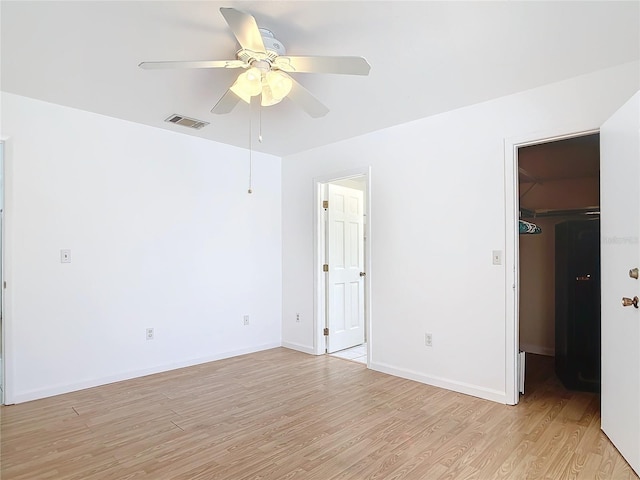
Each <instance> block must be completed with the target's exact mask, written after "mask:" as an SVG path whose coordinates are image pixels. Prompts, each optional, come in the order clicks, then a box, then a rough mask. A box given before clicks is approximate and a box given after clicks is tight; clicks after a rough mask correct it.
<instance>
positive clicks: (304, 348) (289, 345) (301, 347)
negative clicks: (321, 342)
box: [282, 342, 317, 355]
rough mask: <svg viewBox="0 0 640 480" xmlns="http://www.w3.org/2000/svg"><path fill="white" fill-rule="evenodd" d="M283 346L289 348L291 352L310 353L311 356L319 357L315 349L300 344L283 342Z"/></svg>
mask: <svg viewBox="0 0 640 480" xmlns="http://www.w3.org/2000/svg"><path fill="white" fill-rule="evenodd" d="M282 346H283V347H284V348H288V349H289V350H296V351H298V352H302V353H308V354H309V355H317V353H316V351H315V350H314V348H313V347H310V346H308V345H301V344H299V343H293V342H282Z"/></svg>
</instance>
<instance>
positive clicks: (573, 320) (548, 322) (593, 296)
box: [514, 131, 600, 403]
mask: <svg viewBox="0 0 640 480" xmlns="http://www.w3.org/2000/svg"><path fill="white" fill-rule="evenodd" d="M514 155H515V171H514V174H515V175H514V176H515V177H516V179H517V184H516V194H517V195H516V198H515V200H516V211H517V214H518V223H519V224H521V223H525V224H526V226H528V229H526V230H524V231H525V233H523V234H522V232H523V229H522V228H520V229H519V230H520V232H521V234H519V235H518V238H517V240H516V243H515V250H516V252H515V262H514V265H515V269H514V270H515V271H516V273H515V278H514V280H515V282H514V285H517V286H518V288H517V289H516V292H515V293H516V295H515V298H516V301H515V310H516V311H515V315H516V320H515V321H516V329H515V330H516V336H515V340H516V342H517V343H516V348H517V351H518V352H526V353H520V354H519V355H518V356H519V358H522V357H524V358H527V361H526V362H524V363H525V364H526V368H525V366H524V365H523V366H522V368H521V369H518V370H520V371H519V372H518V373H519V374H521V375H524V373H525V371H526V372H527V373H526V375H534V377H536V376H537V374H538V372H535V371H534V370H535V368H536V365H546V368H547V369H548V367H549V365H551V366H552V367H555V368H553V369H552V372H551V375H552V376H554V375H555V376H556V377H559V379H560V380H561V382H562V383H563V384H564V385H565V386H566V387H567V388H570V389H576V390H588V391H599V368H600V364H599V359H600V351H599V339H600V305H599V297H600V294H599V270H600V259H599V255H600V247H599V217H600V209H599V203H600V202H599V201H600V191H599V183H600V173H599V162H600V154H599V134H598V132H596V131H591V132H585V133H584V134H577V135H573V136H568V137H563V138H551V139H546V140H543V141H538V142H530V143H527V144H525V145H518V146H517V147H516V151H515V154H514ZM531 225H534V226H535V227H536V228H532V227H531ZM519 226H521V225H519ZM526 232H528V233H526ZM567 232H569V233H567ZM576 232H577V233H576ZM574 234H575V235H574ZM567 235H574V237H571V238H572V239H573V240H571V242H573V243H571V247H567V246H566V244H567V241H568V240H567ZM575 242H582V243H580V245H582V246H584V245H587V244H588V245H587V246H588V247H589V248H587V249H586V250H584V252H586V253H580V255H581V258H580V261H581V262H583V263H582V265H583V267H580V268H583V269H584V270H585V272H582V273H580V274H569V273H568V272H569V270H571V269H575V268H578V267H577V264H576V262H577V261H578V260H576V259H575V258H574V257H575V256H576V252H578V250H579V249H578V248H577V247H576V245H578V243H575ZM580 248H582V247H580ZM579 251H580V252H582V250H579ZM567 255H569V258H567ZM569 265H571V268H569V267H568V266H569ZM587 270H589V271H587ZM578 280H581V281H578ZM594 289H595V290H597V292H596V291H595V290H594ZM569 290H570V292H569ZM587 290H588V292H587ZM591 290H594V291H593V292H591ZM581 292H582V293H581ZM589 292H590V293H589ZM581 294H585V295H583V297H584V298H583V299H582V300H580V301H579V302H576V301H564V300H563V298H564V297H567V296H571V298H573V300H575V298H576V297H575V295H581ZM591 300H593V302H592V303H593V305H586V303H588V301H591ZM577 310H580V311H577ZM587 316H590V319H586V317H587ZM578 317H579V318H580V321H579V322H578V321H577V318H578ZM587 320H589V322H587ZM585 323H589V325H588V326H584V325H583V324H585ZM539 357H550V358H549V359H548V360H544V361H541V359H540V358H539ZM530 360H532V361H530ZM554 370H555V373H554ZM586 372H589V373H588V374H587V373H586ZM574 377H575V378H574ZM518 384H519V386H520V390H521V391H523V390H525V388H524V385H525V377H524V376H522V377H521V378H518ZM514 403H518V398H514Z"/></svg>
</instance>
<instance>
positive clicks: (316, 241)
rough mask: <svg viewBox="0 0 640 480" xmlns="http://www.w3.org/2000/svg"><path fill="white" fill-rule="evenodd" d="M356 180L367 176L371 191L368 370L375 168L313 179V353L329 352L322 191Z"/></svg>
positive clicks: (367, 211) (367, 236) (369, 334)
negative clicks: (372, 208) (327, 350)
mask: <svg viewBox="0 0 640 480" xmlns="http://www.w3.org/2000/svg"><path fill="white" fill-rule="evenodd" d="M354 177H365V182H366V185H367V189H366V192H365V198H366V202H365V203H366V207H365V216H366V217H365V218H366V222H365V225H364V235H365V239H366V241H365V242H364V250H365V251H364V256H365V260H364V271H365V272H367V275H366V277H365V279H364V301H365V311H364V315H365V318H364V324H365V336H366V339H367V367H368V366H369V363H370V361H371V345H372V344H373V342H372V328H371V277H372V275H371V167H361V168H355V169H351V170H347V171H343V172H338V173H334V174H330V175H323V176H320V177H315V178H314V179H313V191H314V197H313V225H314V235H313V253H314V261H313V291H314V305H313V332H314V333H313V351H314V354H315V355H324V354H325V351H326V339H325V337H324V324H325V314H326V304H325V299H326V291H325V281H324V272H323V270H322V263H323V258H324V248H325V245H324V216H323V208H322V190H323V188H324V185H326V184H327V183H331V182H336V181H338V180H346V179H349V178H354Z"/></svg>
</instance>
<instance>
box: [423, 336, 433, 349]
mask: <svg viewBox="0 0 640 480" xmlns="http://www.w3.org/2000/svg"><path fill="white" fill-rule="evenodd" d="M424 345H425V347H433V335H431V334H430V333H425V334H424Z"/></svg>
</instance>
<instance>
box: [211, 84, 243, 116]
mask: <svg viewBox="0 0 640 480" xmlns="http://www.w3.org/2000/svg"><path fill="white" fill-rule="evenodd" d="M239 101H240V97H238V96H237V95H236V94H235V93H233V92H232V91H231V90H227V91H226V92H225V94H224V95H223V96H222V97H221V98H220V100H218V103H216V104H215V106H214V107H213V108H212V109H211V113H215V114H217V115H223V114H225V113H229V112H231V110H233V109H234V108H235V106H236V105H237V104H238V102H239Z"/></svg>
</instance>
